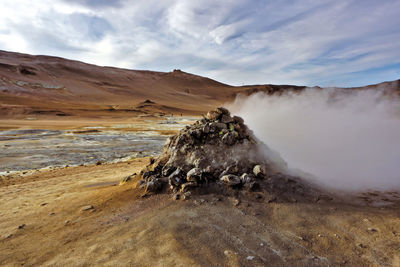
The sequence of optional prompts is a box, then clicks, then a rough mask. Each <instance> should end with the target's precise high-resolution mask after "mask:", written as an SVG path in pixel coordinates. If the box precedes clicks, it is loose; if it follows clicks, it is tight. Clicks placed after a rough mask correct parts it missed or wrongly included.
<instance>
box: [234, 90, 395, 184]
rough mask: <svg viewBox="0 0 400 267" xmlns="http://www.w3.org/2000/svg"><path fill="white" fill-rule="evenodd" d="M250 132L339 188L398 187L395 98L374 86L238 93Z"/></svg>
mask: <svg viewBox="0 0 400 267" xmlns="http://www.w3.org/2000/svg"><path fill="white" fill-rule="evenodd" d="M230 109H231V110H232V111H233V113H234V114H236V115H239V116H241V117H243V118H244V120H245V123H246V124H247V125H248V126H249V128H250V129H252V130H253V131H254V134H255V135H256V136H257V137H258V138H259V139H261V140H262V141H263V142H264V143H266V144H267V145H268V146H269V147H271V148H272V149H274V150H276V151H278V152H279V153H280V155H281V156H282V158H283V159H284V160H286V161H287V163H288V166H289V168H291V169H298V170H301V171H302V172H306V173H310V174H312V175H310V177H312V176H314V177H313V179H315V182H317V183H319V184H321V185H324V186H328V187H331V188H335V189H341V190H351V191H359V190H368V189H376V190H391V189H399V188H400V99H398V97H394V96H393V95H391V96H389V95H385V94H384V93H383V91H380V90H363V91H354V90H346V89H322V90H321V89H314V88H309V89H306V90H304V91H303V92H302V93H288V94H284V95H281V96H278V95H273V96H268V95H266V94H263V93H257V94H254V95H251V96H249V97H244V96H241V97H238V98H237V99H236V101H235V102H234V104H233V105H232V106H231V107H230Z"/></svg>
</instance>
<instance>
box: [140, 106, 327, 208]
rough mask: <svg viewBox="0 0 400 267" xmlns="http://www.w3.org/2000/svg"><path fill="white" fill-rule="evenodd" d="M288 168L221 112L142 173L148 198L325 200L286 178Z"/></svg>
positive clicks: (177, 139) (188, 130)
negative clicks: (239, 193) (200, 195)
mask: <svg viewBox="0 0 400 267" xmlns="http://www.w3.org/2000/svg"><path fill="white" fill-rule="evenodd" d="M285 170H286V163H285V162H284V161H283V160H282V159H281V158H280V157H279V155H278V154H277V153H275V152H273V151H272V150H271V149H269V148H268V146H266V145H265V144H264V143H262V142H261V141H260V140H258V139H257V138H256V137H255V136H254V134H253V132H252V131H251V130H249V129H248V127H247V126H246V125H245V124H244V121H243V119H242V118H240V117H237V116H233V117H231V115H230V112H229V111H228V110H227V109H225V108H222V107H219V108H217V109H216V110H213V111H210V112H208V113H207V115H206V116H205V117H204V118H203V119H201V120H199V121H196V122H195V123H194V124H193V125H190V126H186V127H185V128H184V129H182V130H181V131H180V132H179V133H178V134H177V135H174V136H172V137H170V138H169V139H168V140H167V142H166V143H165V145H164V150H163V152H162V154H161V155H160V156H159V157H158V158H156V159H152V160H151V162H150V164H149V165H148V166H146V167H145V169H143V170H142V171H141V172H140V180H139V185H140V186H141V187H143V188H145V189H146V193H145V194H148V193H157V192H170V193H172V194H174V198H175V199H187V198H189V196H190V195H192V194H193V193H208V192H214V193H215V192H217V193H222V194H229V193H232V192H235V191H236V192H237V191H244V192H248V193H250V194H251V193H256V192H262V193H265V194H266V195H267V196H268V198H269V199H271V201H279V200H282V201H294V202H296V201H298V200H304V199H307V198H308V199H309V198H312V199H314V200H319V199H320V198H321V195H320V194H319V193H318V192H317V190H315V189H312V188H311V186H309V185H306V184H305V183H304V182H302V181H301V180H300V179H299V178H297V177H293V176H289V175H286V174H283V172H284V171H285Z"/></svg>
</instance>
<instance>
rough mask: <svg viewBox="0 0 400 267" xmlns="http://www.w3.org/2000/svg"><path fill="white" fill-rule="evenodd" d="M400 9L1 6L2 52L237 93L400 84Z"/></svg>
mask: <svg viewBox="0 0 400 267" xmlns="http://www.w3.org/2000/svg"><path fill="white" fill-rule="evenodd" d="M399 13H400V1H398V0H332V1H331V0H301V1H296V0H251V1H243V0H219V1H215V0H198V1H194V0H114V1H113V0H37V1H32V0H0V50H7V51H14V52H21V53H29V54H41V55H53V56H60V57H65V58H68V59H75V60H80V61H84V62H87V63H92V64H97V65H102V66H115V67H123V68H130V69H147V70H155V71H172V70H173V69H181V70H183V71H186V72H190V73H194V74H198V75H202V76H207V77H210V78H213V79H215V80H218V81H221V82H224V83H228V84H231V85H244V84H266V83H268V84H296V85H306V86H314V85H319V86H325V87H327V86H345V87H350V86H362V85H367V84H373V83H379V82H383V81H390V80H396V79H400V15H399Z"/></svg>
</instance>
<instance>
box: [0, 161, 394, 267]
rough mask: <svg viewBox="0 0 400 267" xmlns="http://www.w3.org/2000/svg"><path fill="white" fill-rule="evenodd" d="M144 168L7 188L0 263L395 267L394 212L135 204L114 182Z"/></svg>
mask: <svg viewBox="0 0 400 267" xmlns="http://www.w3.org/2000/svg"><path fill="white" fill-rule="evenodd" d="M146 164H148V159H136V160H133V161H130V162H125V163H117V164H110V165H99V166H96V165H95V166H88V167H74V168H65V169H58V170H48V171H39V172H35V173H34V174H31V175H29V176H25V177H23V178H17V177H15V178H14V181H13V182H14V184H13V185H12V184H10V183H8V184H7V183H5V184H3V186H2V187H1V188H0V198H1V200H2V201H1V206H0V212H1V213H0V214H1V216H0V236H1V241H0V263H1V265H4V266H20V265H24V266H37V265H42V266H98V265H105V266H188V265H191V266H211V265H214V266H265V265H268V266H271V265H272V266H310V265H319V266H328V265H330V266H346V265H348V266H355V265H367V266H368V265H372V266H385V265H386V266H398V265H399V257H398V255H400V254H399V249H400V234H399V232H400V231H399V229H400V214H399V205H397V206H395V207H386V208H382V207H381V208H377V207H368V206H351V205H347V204H330V203H288V202H287V203H274V202H271V203H268V202H267V199H266V198H265V197H264V196H262V195H261V196H257V197H254V198H250V197H247V196H242V195H240V194H238V195H237V196H236V197H235V196H234V197H223V196H219V195H215V194H210V195H200V196H193V197H192V198H191V199H190V200H187V201H182V200H181V201H174V200H172V199H171V197H170V195H168V194H159V195H153V196H150V197H146V198H140V197H139V196H140V195H141V194H142V193H143V191H141V190H139V189H136V188H135V187H136V183H135V182H133V183H127V184H125V185H121V186H116V185H115V184H117V183H118V182H119V181H120V180H121V179H122V178H123V177H125V176H127V175H129V174H131V173H132V172H137V171H139V170H140V169H141V168H142V167H143V166H144V165H146ZM238 200H239V201H238ZM87 205H92V206H93V208H89V209H88V210H85V211H82V207H84V206H87ZM23 225H24V226H23ZM18 227H20V228H21V229H18Z"/></svg>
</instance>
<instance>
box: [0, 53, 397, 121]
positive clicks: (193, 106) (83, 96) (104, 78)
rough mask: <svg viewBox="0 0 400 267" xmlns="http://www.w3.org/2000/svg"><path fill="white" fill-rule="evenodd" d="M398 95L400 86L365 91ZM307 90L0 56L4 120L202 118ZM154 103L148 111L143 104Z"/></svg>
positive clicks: (387, 84)
mask: <svg viewBox="0 0 400 267" xmlns="http://www.w3.org/2000/svg"><path fill="white" fill-rule="evenodd" d="M377 87H379V88H385V89H386V90H397V91H398V90H399V81H398V80H397V81H393V82H385V83H381V84H378V85H371V86H368V87H361V88H355V89H363V88H377ZM304 88H306V87H305V86H294V85H271V84H266V85H246V86H230V85H227V84H223V83H220V82H217V81H214V80H212V79H209V78H206V77H201V76H197V75H193V74H189V73H186V72H183V71H181V70H173V71H171V72H155V71H146V70H129V69H121V68H114V67H101V66H96V65H92V64H86V63H83V62H79V61H74V60H68V59H64V58H60V57H52V56H33V55H27V54H21V53H14V52H6V51H0V116H5V115H6V116H7V117H8V118H10V116H12V117H14V116H20V115H23V116H26V115H27V114H28V115H29V114H33V115H50V116H68V115H78V116H89V117H90V116H99V115H101V116H115V115H117V114H118V116H124V115H129V116H131V115H132V114H143V113H145V114H146V113H154V112H158V113H166V114H171V113H172V114H174V113H175V114H181V113H183V114H200V113H203V112H206V111H208V110H210V109H212V108H214V107H216V106H218V105H220V104H223V103H226V102H229V101H231V100H233V99H234V97H235V96H236V95H237V94H239V93H242V94H246V95H250V94H253V93H256V92H264V93H268V94H274V93H282V92H285V91H288V90H292V91H300V90H303V89H304ZM146 100H150V101H151V102H150V103H146V105H144V106H143V104H142V103H141V102H144V101H146Z"/></svg>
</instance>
